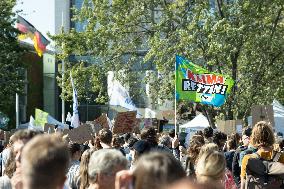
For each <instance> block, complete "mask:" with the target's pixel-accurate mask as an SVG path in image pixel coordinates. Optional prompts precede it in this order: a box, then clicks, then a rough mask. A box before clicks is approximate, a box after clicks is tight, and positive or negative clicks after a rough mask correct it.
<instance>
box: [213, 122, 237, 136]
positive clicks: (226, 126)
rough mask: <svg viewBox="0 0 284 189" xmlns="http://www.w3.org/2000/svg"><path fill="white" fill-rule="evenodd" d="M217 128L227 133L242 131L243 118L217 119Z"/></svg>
mask: <svg viewBox="0 0 284 189" xmlns="http://www.w3.org/2000/svg"><path fill="white" fill-rule="evenodd" d="M217 128H218V130H219V131H222V132H223V133H225V134H227V135H231V134H233V133H241V132H242V131H241V129H242V120H226V121H223V120H217Z"/></svg>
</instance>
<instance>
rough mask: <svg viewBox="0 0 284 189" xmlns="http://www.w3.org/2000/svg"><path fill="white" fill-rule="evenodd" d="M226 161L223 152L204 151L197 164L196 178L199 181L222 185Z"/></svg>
mask: <svg viewBox="0 0 284 189" xmlns="http://www.w3.org/2000/svg"><path fill="white" fill-rule="evenodd" d="M225 167H226V161H225V158H224V156H223V154H222V153H220V152H217V151H209V152H206V153H204V154H203V155H202V156H201V157H200V158H199V160H198V162H197V165H196V178H197V181H198V182H199V183H213V182H214V183H215V184H216V185H218V186H220V187H222V185H223V183H222V179H223V178H224V175H225Z"/></svg>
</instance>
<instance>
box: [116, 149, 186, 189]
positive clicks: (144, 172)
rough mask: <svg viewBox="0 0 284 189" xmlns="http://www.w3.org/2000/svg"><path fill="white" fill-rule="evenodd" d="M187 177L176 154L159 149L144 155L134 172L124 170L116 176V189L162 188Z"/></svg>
mask: <svg viewBox="0 0 284 189" xmlns="http://www.w3.org/2000/svg"><path fill="white" fill-rule="evenodd" d="M184 177H185V172H184V170H183V168H182V166H181V164H180V163H179V161H177V160H176V159H175V158H174V156H173V155H172V154H169V153H165V152H161V151H157V152H151V153H149V154H146V155H143V156H142V157H141V158H140V159H139V160H138V162H137V164H136V166H135V169H134V170H133V172H130V171H122V172H119V173H118V174H117V176H116V189H123V188H129V187H132V188H133V189H150V188H151V189H162V188H164V187H165V186H167V185H169V184H172V183H174V182H175V181H178V180H180V179H183V178H184Z"/></svg>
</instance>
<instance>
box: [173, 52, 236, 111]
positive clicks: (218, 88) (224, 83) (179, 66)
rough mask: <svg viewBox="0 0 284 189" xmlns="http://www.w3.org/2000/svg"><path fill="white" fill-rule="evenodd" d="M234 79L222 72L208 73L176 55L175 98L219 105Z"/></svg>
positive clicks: (223, 101)
mask: <svg viewBox="0 0 284 189" xmlns="http://www.w3.org/2000/svg"><path fill="white" fill-rule="evenodd" d="M233 85H234V81H233V80H232V79H231V78H230V77H226V76H224V75H222V74H216V73H210V72H209V71H207V70H206V69H204V68H202V67H200V66H198V65H195V64H193V63H192V62H191V61H189V60H187V59H185V58H183V57H181V56H178V55H176V99H177V100H179V99H181V100H190V101H193V102H200V103H203V104H208V105H213V106H216V107H220V106H222V105H223V104H224V103H225V100H226V97H227V96H228V95H229V94H230V92H231V89H232V86H233Z"/></svg>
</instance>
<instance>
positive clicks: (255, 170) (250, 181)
mask: <svg viewBox="0 0 284 189" xmlns="http://www.w3.org/2000/svg"><path fill="white" fill-rule="evenodd" d="M281 155H282V153H281V152H273V156H272V157H273V158H272V160H265V159H263V158H261V157H260V156H259V154H258V153H254V154H253V156H254V157H253V158H250V159H249V160H248V164H247V167H246V179H245V186H244V188H245V189H284V185H283V181H284V164H283V163H280V162H278V160H279V158H280V156H281Z"/></svg>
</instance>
